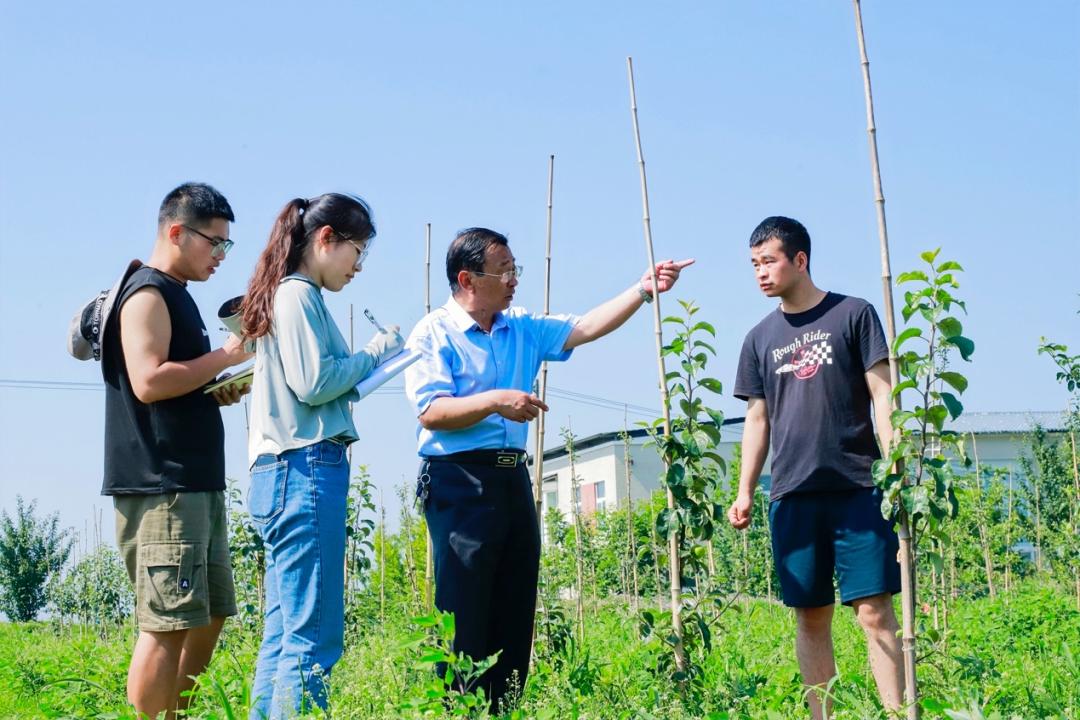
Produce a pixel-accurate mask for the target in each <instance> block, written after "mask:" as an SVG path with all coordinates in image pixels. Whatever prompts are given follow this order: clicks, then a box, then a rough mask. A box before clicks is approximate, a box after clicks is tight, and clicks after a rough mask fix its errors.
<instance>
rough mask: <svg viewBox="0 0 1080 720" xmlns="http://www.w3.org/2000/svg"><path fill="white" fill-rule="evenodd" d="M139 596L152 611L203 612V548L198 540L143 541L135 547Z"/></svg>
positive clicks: (205, 605)
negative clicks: (137, 561) (144, 542)
mask: <svg viewBox="0 0 1080 720" xmlns="http://www.w3.org/2000/svg"><path fill="white" fill-rule="evenodd" d="M139 568H140V570H141V573H140V577H139V579H140V581H141V584H142V587H141V588H136V590H137V591H138V594H139V597H140V598H141V599H145V602H146V605H147V607H149V608H150V610H151V611H152V612H154V613H183V614H184V615H191V614H198V613H200V612H204V611H205V610H206V607H207V587H206V548H205V547H204V546H203V545H202V544H201V543H184V542H178V543H147V544H145V545H142V546H140V547H139Z"/></svg>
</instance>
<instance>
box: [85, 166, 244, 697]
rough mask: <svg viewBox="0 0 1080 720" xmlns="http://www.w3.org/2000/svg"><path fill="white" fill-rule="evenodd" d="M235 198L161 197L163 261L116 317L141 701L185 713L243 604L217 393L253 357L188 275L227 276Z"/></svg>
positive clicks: (138, 283)
mask: <svg viewBox="0 0 1080 720" xmlns="http://www.w3.org/2000/svg"><path fill="white" fill-rule="evenodd" d="M232 220H233V212H232V208H230V207H229V203H228V202H227V201H226V200H225V198H224V197H223V196H222V195H221V193H219V192H218V191H217V190H215V189H214V188H212V187H210V186H209V185H203V184H201V183H187V184H184V185H181V186H180V187H178V188H176V189H175V190H173V191H172V192H170V193H169V194H168V195H166V196H165V200H164V201H163V202H162V204H161V209H160V211H159V213H158V230H157V239H156V241H155V243H154V250H153V253H152V254H151V256H150V259H149V260H147V261H146V263H145V264H144V265H143V266H142V267H141V268H139V269H138V270H136V271H135V272H134V273H132V274H131V276H130V277H129V278H128V279H127V281H126V282H125V283H124V285H123V287H121V288H120V290H119V291H118V295H117V299H116V303H115V306H114V307H115V309H114V310H113V312H114V313H115V315H116V318H117V321H116V322H111V323H106V325H105V337H104V338H103V342H102V356H101V372H102V375H103V376H104V379H105V476H104V482H103V484H102V493H103V494H104V495H111V496H112V497H113V505H114V506H115V508H116V543H117V545H118V547H119V549H120V555H121V557H122V558H123V560H124V564H125V565H126V566H127V571H128V575H129V576H130V578H131V581H132V583H133V584H134V585H135V615H136V619H137V620H138V624H139V631H140V632H139V638H138V640H137V641H136V643H135V650H134V652H133V653H132V657H131V665H130V667H129V669H128V683H127V691H128V700H129V701H130V702H131V704H132V705H134V706H135V710H136V714H138V716H139V717H147V718H156V717H158V716H159V714H161V713H162V712H163V711H164V712H165V715H166V717H168V718H171V717H173V715H174V712H175V710H176V709H178V708H179V709H183V708H184V707H185V706H186V704H187V700H188V699H187V698H186V697H181V693H183V692H184V691H185V690H188V689H189V688H191V687H192V686H193V684H194V681H193V680H192V676H195V675H198V674H200V673H201V672H202V671H203V670H204V669H205V668H206V665H207V664H208V663H209V661H210V657H211V655H212V654H213V651H214V646H215V645H216V644H217V638H218V635H219V634H220V632H221V628H222V625H223V623H224V622H225V617H226V616H229V615H234V614H236V601H235V597H234V589H233V578H232V566H231V564H230V562H229V545H228V529H227V522H226V508H225V493H224V491H225V449H224V428H223V426H222V423H221V413H220V411H219V410H218V407H219V405H230V404H232V403H235V402H236V401H238V400H239V399H240V394H241V393H240V392H239V391H238V390H236V389H235V388H231V389H228V390H226V389H219V390H218V391H217V392H215V393H214V394H212V395H210V394H206V393H204V392H203V388H204V386H205V385H207V384H208V383H209V382H211V381H212V380H214V378H215V377H216V376H217V375H218V373H220V372H221V371H222V370H225V369H226V368H228V367H231V366H233V365H236V364H238V363H241V362H243V361H244V360H247V359H248V358H250V357H251V354H249V353H245V352H244V349H243V343H242V342H241V341H240V340H239V339H238V338H236V337H235V336H231V337H230V338H229V340H227V341H226V342H225V346H224V347H222V348H219V349H217V350H213V351H212V350H211V349H210V338H209V335H208V334H207V332H206V326H205V325H204V324H203V321H202V317H201V316H200V314H199V308H198V306H196V304H195V301H194V300H193V299H192V297H191V295H189V294H188V291H187V283H188V282H202V281H204V280H207V279H208V278H209V277H210V276H211V275H213V273H214V270H215V269H216V268H217V266H218V265H220V264H221V262H222V260H224V259H225V253H226V252H227V251H228V249H229V247H231V246H232V240H230V239H229V223H230V222H231V221H232Z"/></svg>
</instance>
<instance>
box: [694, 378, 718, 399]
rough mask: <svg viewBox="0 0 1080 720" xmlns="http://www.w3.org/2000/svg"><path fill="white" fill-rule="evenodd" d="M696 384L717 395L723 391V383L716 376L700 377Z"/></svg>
mask: <svg viewBox="0 0 1080 720" xmlns="http://www.w3.org/2000/svg"><path fill="white" fill-rule="evenodd" d="M698 385H700V386H701V387H703V388H705V389H706V390H709V391H711V392H714V393H716V394H717V395H722V394H723V393H724V386H723V384H722V383H721V382H720V381H719V380H717V379H716V378H702V379H701V380H699V381H698Z"/></svg>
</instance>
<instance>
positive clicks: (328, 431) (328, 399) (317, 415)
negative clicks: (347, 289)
mask: <svg viewBox="0 0 1080 720" xmlns="http://www.w3.org/2000/svg"><path fill="white" fill-rule="evenodd" d="M374 367H375V358H373V357H372V356H371V355H370V354H369V353H367V352H363V351H361V352H358V353H356V354H355V355H354V354H351V353H350V352H349V346H348V344H347V343H346V342H345V338H344V337H342V335H341V330H339V329H338V326H337V323H335V322H334V319H333V318H332V317H331V316H330V312H329V310H327V308H326V303H324V302H323V297H322V291H321V290H320V289H319V288H318V287H317V286H316V285H315V283H313V282H312V281H311V280H309V279H308V278H306V277H304V276H303V275H300V274H293V275H290V276H288V277H286V278H285V279H284V280H282V281H281V284H280V285H279V286H278V289H277V292H276V293H275V294H274V320H273V324H272V327H271V332H270V333H268V334H266V335H263V336H262V337H261V338H259V339H258V340H256V341H255V376H254V378H253V380H252V383H251V417H250V431H249V433H248V464H249V465H253V464H254V463H255V460H256V458H258V456H259V455H262V454H264V453H269V454H271V455H280V454H281V453H283V452H285V451H286V450H294V449H296V448H301V447H306V446H308V445H313V444H315V443H317V442H319V441H320V440H326V439H328V438H339V439H341V440H342V441H345V442H351V441H353V440H356V439H357V435H356V425H355V424H354V423H353V419H352V413H351V412H350V410H349V401H350V400H356V399H357V398H358V395H357V393H356V391H355V389H354V386H355V385H356V383H358V382H360V381H361V380H362V379H364V378H365V377H367V375H368V373H370V372H371V370H372V369H373V368H374Z"/></svg>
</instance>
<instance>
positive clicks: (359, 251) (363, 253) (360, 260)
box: [345, 238, 368, 270]
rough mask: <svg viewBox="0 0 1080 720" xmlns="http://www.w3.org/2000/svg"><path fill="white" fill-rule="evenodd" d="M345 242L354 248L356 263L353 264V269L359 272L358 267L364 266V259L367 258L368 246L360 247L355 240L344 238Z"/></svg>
mask: <svg viewBox="0 0 1080 720" xmlns="http://www.w3.org/2000/svg"><path fill="white" fill-rule="evenodd" d="M345 242H347V243H349V244H350V245H352V246H353V247H354V248H356V262H355V263H353V267H354V268H356V269H357V270H359V269H360V266H361V265H363V264H364V259H365V258H367V256H368V246H367V245H366V244H365V245H360V244H359V243H357V242H356V241H355V240H350V239H349V238H345Z"/></svg>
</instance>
